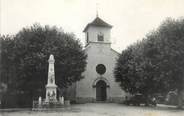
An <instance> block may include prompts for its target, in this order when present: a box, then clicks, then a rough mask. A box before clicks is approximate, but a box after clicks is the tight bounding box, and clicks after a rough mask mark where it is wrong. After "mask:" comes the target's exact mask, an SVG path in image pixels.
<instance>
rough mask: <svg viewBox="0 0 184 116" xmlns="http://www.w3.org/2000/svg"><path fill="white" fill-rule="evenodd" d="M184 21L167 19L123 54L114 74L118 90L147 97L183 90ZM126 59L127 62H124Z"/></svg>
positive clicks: (179, 105) (179, 102)
mask: <svg viewBox="0 0 184 116" xmlns="http://www.w3.org/2000/svg"><path fill="white" fill-rule="evenodd" d="M183 46H184V19H178V20H174V19H170V18H169V19H167V20H165V21H164V22H163V23H162V24H161V25H160V27H159V28H158V29H157V30H156V31H153V32H151V33H149V34H148V35H147V36H146V38H144V39H143V40H142V41H140V42H139V43H136V44H134V45H132V46H130V47H129V48H127V49H126V50H124V51H123V52H122V54H121V56H120V57H119V59H118V61H117V65H116V68H115V71H114V74H115V79H116V81H117V82H120V86H121V87H122V88H123V89H124V90H125V91H127V92H130V93H132V94H134V93H142V94H144V95H146V96H148V95H153V94H155V93H167V92H168V91H170V90H177V91H178V107H181V105H182V104H181V103H182V91H183V90H184V75H183V72H184V59H183V57H184V47H183ZM127 57H128V58H127Z"/></svg>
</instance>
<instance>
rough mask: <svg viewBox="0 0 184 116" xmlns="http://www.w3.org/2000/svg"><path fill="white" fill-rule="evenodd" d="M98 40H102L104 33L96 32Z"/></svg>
mask: <svg viewBox="0 0 184 116" xmlns="http://www.w3.org/2000/svg"><path fill="white" fill-rule="evenodd" d="M98 41H104V35H103V34H102V33H100V34H98Z"/></svg>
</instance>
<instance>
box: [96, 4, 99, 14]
mask: <svg viewBox="0 0 184 116" xmlns="http://www.w3.org/2000/svg"><path fill="white" fill-rule="evenodd" d="M98 5H99V3H98V2H97V3H96V17H98Z"/></svg>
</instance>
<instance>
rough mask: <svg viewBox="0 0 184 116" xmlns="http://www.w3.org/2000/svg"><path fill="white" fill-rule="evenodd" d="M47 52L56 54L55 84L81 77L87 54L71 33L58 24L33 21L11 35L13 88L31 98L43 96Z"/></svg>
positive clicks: (59, 84)
mask: <svg viewBox="0 0 184 116" xmlns="http://www.w3.org/2000/svg"><path fill="white" fill-rule="evenodd" d="M50 54H53V55H54V57H55V77H56V84H57V85H58V88H67V87H68V86H70V85H71V84H72V83H74V82H76V81H79V80H80V79H82V78H83V76H82V72H83V71H84V70H85V66H86V57H87V56H86V54H85V52H84V50H83V49H82V45H81V44H80V42H79V40H78V39H76V37H75V36H74V34H71V33H65V32H63V30H62V29H59V28H57V27H50V26H44V27H42V26H40V25H39V24H34V25H33V26H31V27H26V28H23V29H22V30H21V31H20V32H18V33H17V34H16V35H15V37H14V38H13V56H14V57H13V62H14V64H13V65H14V66H15V67H16V70H15V72H16V74H15V75H16V78H15V80H14V83H13V85H14V86H15V88H14V89H15V90H16V91H19V93H24V94H26V95H27V96H31V98H30V99H31V100H32V99H34V97H38V96H39V95H42V96H44V92H45V85H46V83H47V74H48V58H49V55H50ZM15 82H16V83H15Z"/></svg>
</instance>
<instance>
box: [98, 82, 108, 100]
mask: <svg viewBox="0 0 184 116" xmlns="http://www.w3.org/2000/svg"><path fill="white" fill-rule="evenodd" d="M106 87H107V85H106V83H105V82H104V81H103V80H99V81H98V82H97V83H96V100H97V101H105V100H106V99H107V91H106Z"/></svg>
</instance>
